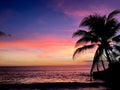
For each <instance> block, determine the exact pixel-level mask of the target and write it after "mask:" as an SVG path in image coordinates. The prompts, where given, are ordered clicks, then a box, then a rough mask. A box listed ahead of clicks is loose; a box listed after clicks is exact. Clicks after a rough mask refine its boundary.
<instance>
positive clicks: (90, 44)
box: [73, 10, 120, 75]
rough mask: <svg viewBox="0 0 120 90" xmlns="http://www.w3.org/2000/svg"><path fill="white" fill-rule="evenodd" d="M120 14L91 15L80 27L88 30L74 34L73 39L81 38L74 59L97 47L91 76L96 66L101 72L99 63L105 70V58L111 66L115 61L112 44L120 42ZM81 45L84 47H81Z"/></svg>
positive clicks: (119, 11) (115, 12)
mask: <svg viewBox="0 0 120 90" xmlns="http://www.w3.org/2000/svg"><path fill="white" fill-rule="evenodd" d="M119 13H120V10H114V11H112V12H111V13H110V14H109V15H103V16H101V15H98V14H94V15H89V16H88V17H85V18H84V19H83V20H82V22H81V24H80V27H81V26H84V27H87V28H88V30H77V31H76V32H75V33H73V37H76V36H78V37H80V39H79V40H78V41H77V42H76V45H75V47H76V48H77V49H76V50H75V52H74V54H73V59H74V58H75V56H76V54H77V53H80V52H82V51H84V50H86V49H92V48H94V47H96V46H97V50H96V52H95V55H94V58H93V64H92V67H91V71H90V73H91V75H92V73H93V69H94V68H95V66H97V70H98V71H99V62H101V63H102V66H103V68H104V69H105V66H104V62H103V59H104V58H103V56H104V57H105V58H106V59H107V61H108V63H109V64H111V63H113V62H114V61H115V58H114V53H115V52H114V51H113V46H112V45H111V44H115V43H117V42H120V35H118V31H119V29H120V23H119V22H118V20H117V19H116V18H115V16H116V15H117V14H119ZM81 45H83V46H82V47H80V46H81ZM115 47H117V46H115ZM116 49H117V48H116ZM119 50H120V48H119Z"/></svg>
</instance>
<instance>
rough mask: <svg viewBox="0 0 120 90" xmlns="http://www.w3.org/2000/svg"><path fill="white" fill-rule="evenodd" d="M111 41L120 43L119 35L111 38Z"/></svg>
mask: <svg viewBox="0 0 120 90" xmlns="http://www.w3.org/2000/svg"><path fill="white" fill-rule="evenodd" d="M112 40H113V41H115V42H120V35H117V36H115V37H113V38H112Z"/></svg>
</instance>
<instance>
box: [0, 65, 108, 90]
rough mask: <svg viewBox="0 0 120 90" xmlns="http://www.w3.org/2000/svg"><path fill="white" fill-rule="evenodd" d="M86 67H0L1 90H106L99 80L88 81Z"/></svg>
mask: <svg viewBox="0 0 120 90" xmlns="http://www.w3.org/2000/svg"><path fill="white" fill-rule="evenodd" d="M88 68H89V67H86V66H38V67H33V66H30V67H27V66H26V67H23V66H22V67H0V88H1V90H9V89H10V90H11V89H12V90H13V89H14V90H18V89H22V90H26V89H27V90H36V89H47V90H56V89H57V90H68V89H73V90H88V89H89V90H96V89H97V90H106V89H108V88H109V87H108V85H107V84H106V83H105V82H103V81H100V80H92V81H90V78H91V77H90V75H89V69H88Z"/></svg>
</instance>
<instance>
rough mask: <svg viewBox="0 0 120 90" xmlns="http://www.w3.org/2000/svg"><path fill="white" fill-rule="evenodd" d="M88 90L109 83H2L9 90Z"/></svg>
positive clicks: (102, 87) (106, 87)
mask: <svg viewBox="0 0 120 90" xmlns="http://www.w3.org/2000/svg"><path fill="white" fill-rule="evenodd" d="M82 88H84V90H87V89H88V88H89V90H90V88H91V90H93V89H95V88H98V89H97V90H101V89H105V90H106V89H108V85H107V84H106V83H77V82H68V83H66V82H56V83H32V84H0V90H9V89H14V90H17V89H24V90H25V89H27V90H30V89H32V90H33V89H47V90H48V89H51V90H52V89H54V90H55V89H64V90H66V89H75V90H78V89H82Z"/></svg>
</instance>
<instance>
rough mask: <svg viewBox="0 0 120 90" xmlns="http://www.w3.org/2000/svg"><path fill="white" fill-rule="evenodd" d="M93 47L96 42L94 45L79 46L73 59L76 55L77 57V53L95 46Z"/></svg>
mask: <svg viewBox="0 0 120 90" xmlns="http://www.w3.org/2000/svg"><path fill="white" fill-rule="evenodd" d="M93 47H95V45H94V44H92V45H85V46H83V47H80V48H77V49H76V50H75V52H74V54H73V59H74V57H75V55H76V54H77V53H80V52H82V51H85V50H87V49H91V48H93Z"/></svg>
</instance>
